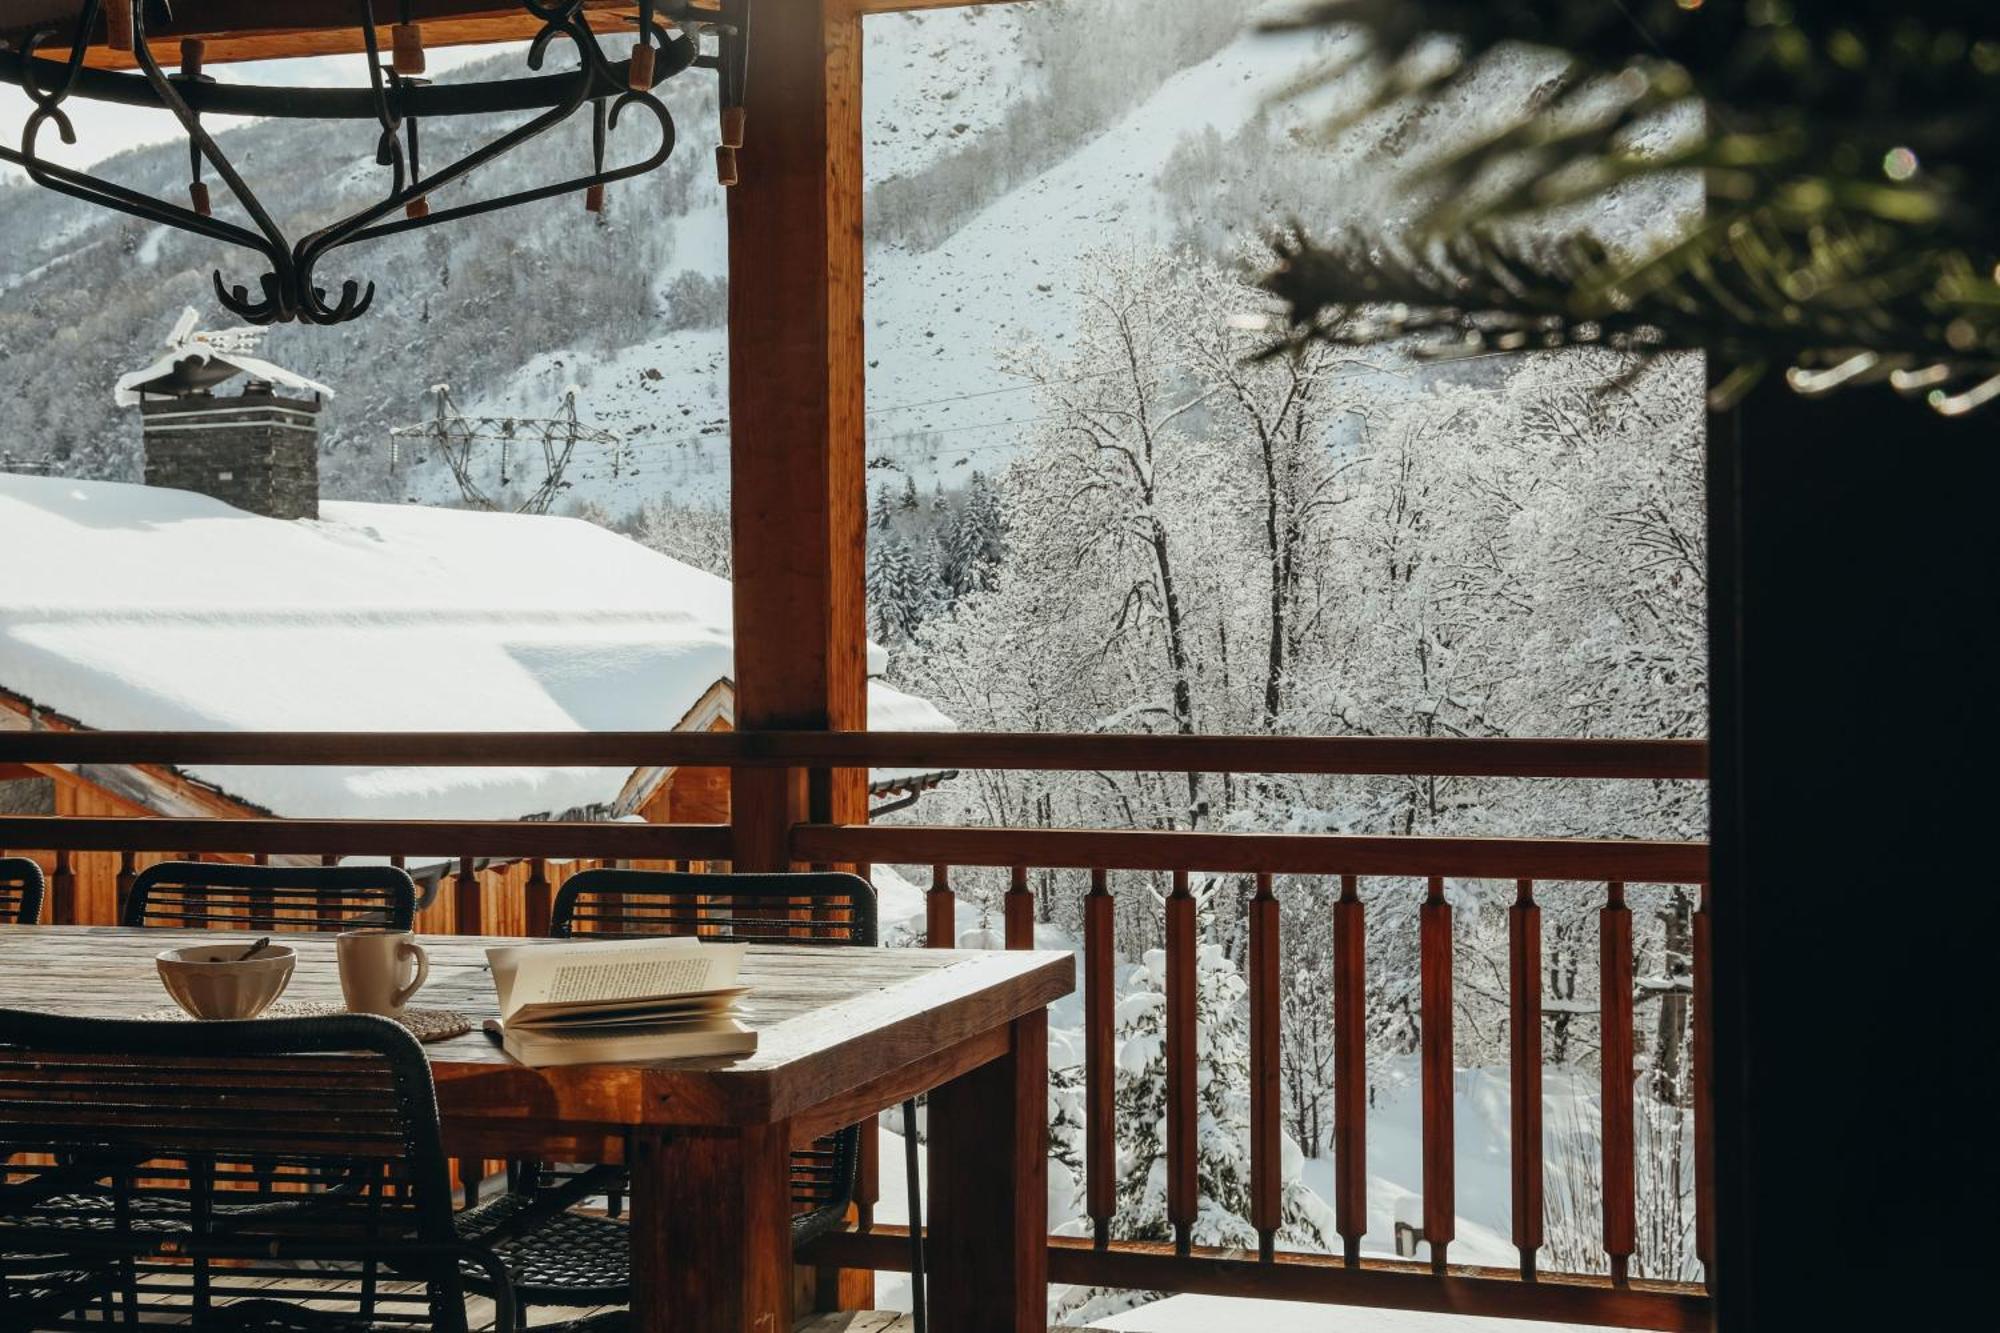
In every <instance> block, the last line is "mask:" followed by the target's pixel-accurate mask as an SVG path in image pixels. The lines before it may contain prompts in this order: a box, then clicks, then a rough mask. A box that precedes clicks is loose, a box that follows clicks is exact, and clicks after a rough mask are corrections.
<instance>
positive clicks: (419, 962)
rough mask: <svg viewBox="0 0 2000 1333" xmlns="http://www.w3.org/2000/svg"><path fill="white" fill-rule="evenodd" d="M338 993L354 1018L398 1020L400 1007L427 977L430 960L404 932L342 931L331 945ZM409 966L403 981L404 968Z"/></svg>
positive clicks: (407, 932) (412, 938)
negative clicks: (337, 972)
mask: <svg viewBox="0 0 2000 1333" xmlns="http://www.w3.org/2000/svg"><path fill="white" fill-rule="evenodd" d="M334 950H335V953H336V955H337V956H338V957H339V960H340V993H341V994H342V995H343V996H345V997H346V999H347V1008H348V1010H349V1011H350V1012H352V1013H357V1014H380V1015H382V1017H384V1018H401V1017H402V1016H403V1006H404V1005H406V1004H408V1003H409V1002H410V997H411V996H412V995H415V994H416V993H417V990H418V988H419V987H421V986H422V985H423V984H424V982H425V981H427V980H428V979H429V978H430V975H431V960H430V958H429V957H428V956H427V955H426V954H425V953H424V950H423V946H422V945H420V944H418V943H417V942H416V938H415V937H414V936H413V935H412V934H411V932H409V931H407V930H346V931H342V932H341V933H340V935H339V937H338V938H337V939H336V940H335V941H334ZM406 963H413V964H414V965H415V966H414V968H413V969H410V975H409V979H408V980H407V981H405V980H403V973H404V971H405V964H406Z"/></svg>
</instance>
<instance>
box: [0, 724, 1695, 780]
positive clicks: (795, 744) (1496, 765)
mask: <svg viewBox="0 0 2000 1333" xmlns="http://www.w3.org/2000/svg"><path fill="white" fill-rule="evenodd" d="M6 763H14V764H167V765H176V766H187V765H194V764H249V765H291V764H297V765H318V764H332V765H340V766H366V767H374V768H397V767H421V768H433V767H479V766H484V765H495V766H504V765H516V764H526V765H536V766H548V767H633V768H636V767H641V766H646V765H688V766H692V767H716V768H727V767H735V768H785V767H800V768H935V769H950V768H958V769H1040V770H1047V771H1051V772H1060V771H1078V770H1084V771H1098V770H1101V771H1104V772H1115V773H1122V772H1161V773H1177V772H1215V773H1222V772H1232V773H1302V774H1328V775H1337V774H1351V775H1357V776H1394V775H1404V774H1414V775H1423V776H1427V777H1517V778H1596V779H1650V780H1655V781H1668V780H1699V779H1703V778H1706V777H1707V776H1708V745H1707V742H1705V741H1700V740H1594V739H1580V740H1579V739H1566V738H1546V737H1522V738H1515V737H1500V738H1480V739H1467V738H1462V737H1448V736H1447V737H1399V736H1394V737H1383V736H1178V735H1171V736H1159V735H1131V734H1114V733H1094V732H1093V733H1088V734H1075V733H1071V734H1041V733H1019V732H963V731H958V732H926V731H867V732H824V731H758V732H751V731H722V732H696V731H657V732H655V731H596V732H547V731H520V732H463V731H443V732H435V731H434V732H414V731H412V732H394V731H391V732H314V731H301V732H221V731H57V730H47V731H0V764H6Z"/></svg>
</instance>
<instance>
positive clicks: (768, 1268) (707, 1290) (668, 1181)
mask: <svg viewBox="0 0 2000 1333" xmlns="http://www.w3.org/2000/svg"><path fill="white" fill-rule="evenodd" d="M790 1139H791V1131H790V1126H789V1125H785V1124H777V1125H761V1126H752V1127H750V1128H747V1129H741V1130H734V1131H718V1130H693V1131H688V1132H684V1133H672V1134H662V1135H652V1134H644V1135H640V1136H638V1137H637V1139H636V1140H635V1142H634V1143H633V1145H632V1163H631V1169H632V1326H633V1327H634V1328H635V1329H637V1330H639V1333H791V1328H792V1224H791V1215H792V1205H791V1160H790V1159H791V1154H790V1148H789V1144H790Z"/></svg>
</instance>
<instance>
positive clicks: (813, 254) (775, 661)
mask: <svg viewBox="0 0 2000 1333" xmlns="http://www.w3.org/2000/svg"><path fill="white" fill-rule="evenodd" d="M758 19H759V22H757V23H755V24H753V25H752V27H751V38H750V43H751V51H750V58H749V71H750V74H749V83H748V97H747V102H746V108H745V110H746V119H747V137H746V141H745V145H744V148H743V151H742V153H741V154H740V155H739V166H738V170H739V183H738V184H737V185H736V186H735V187H734V188H733V189H731V190H730V192H729V366H730V371H729V411H730V505H731V511H730V529H731V543H732V548H733V559H734V570H735V573H734V577H735V588H736V725H737V727H738V728H739V729H741V730H744V731H758V730H769V729H774V728H787V729H801V730H833V731H850V730H856V731H858V730H863V729H865V728H866V727H867V725H868V719H867V713H866V708H867V674H868V659H867V651H868V650H867V638H866V625H865V611H864V604H863V602H864V589H863V577H862V571H863V562H864V543H865V540H866V528H865V522H864V505H865V501H864V494H863V491H864V484H863V482H864V479H863V475H862V473H863V461H864V458H863V453H864V451H863V445H864V439H863V421H862V412H863V395H862V376H863V363H862V288H861V16H860V11H859V8H858V6H857V5H856V4H855V3H854V0H788V3H786V4H783V5H779V6H775V7H770V8H768V9H767V10H764V11H760V13H759V14H758ZM732 782H733V791H732V797H733V799H732V802H731V822H732V823H733V824H734V826H735V841H736V848H735V851H736V860H735V866H736V869H738V870H785V869H789V868H790V865H791V857H790V851H789V846H788V844H789V835H790V829H791V826H792V825H793V824H795V823H798V822H800V821H802V820H804V819H807V818H809V817H810V818H813V819H819V820H827V819H832V820H839V821H857V822H858V821H860V820H861V819H863V818H865V816H866V813H867V806H866V802H867V790H866V781H865V776H864V774H863V773H862V772H861V771H858V770H856V771H840V772H828V771H825V770H821V771H819V772H813V773H808V772H806V771H805V770H802V769H740V770H738V771H737V772H736V773H735V774H734V775H733V779H732Z"/></svg>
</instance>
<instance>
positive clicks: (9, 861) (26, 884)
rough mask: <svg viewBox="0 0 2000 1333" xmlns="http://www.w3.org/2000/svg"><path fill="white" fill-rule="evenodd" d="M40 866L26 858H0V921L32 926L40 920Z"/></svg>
mask: <svg viewBox="0 0 2000 1333" xmlns="http://www.w3.org/2000/svg"><path fill="white" fill-rule="evenodd" d="M44 891H45V885H44V883H43V880H42V867H41V866H40V865H39V864H37V863H36V862H35V861H33V860H31V859H29V858H28V857H25V856H0V921H11V922H13V923H14V924H15V925H19V926H32V925H34V924H35V923H36V922H37V921H40V920H41V919H42V895H43V893H44Z"/></svg>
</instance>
